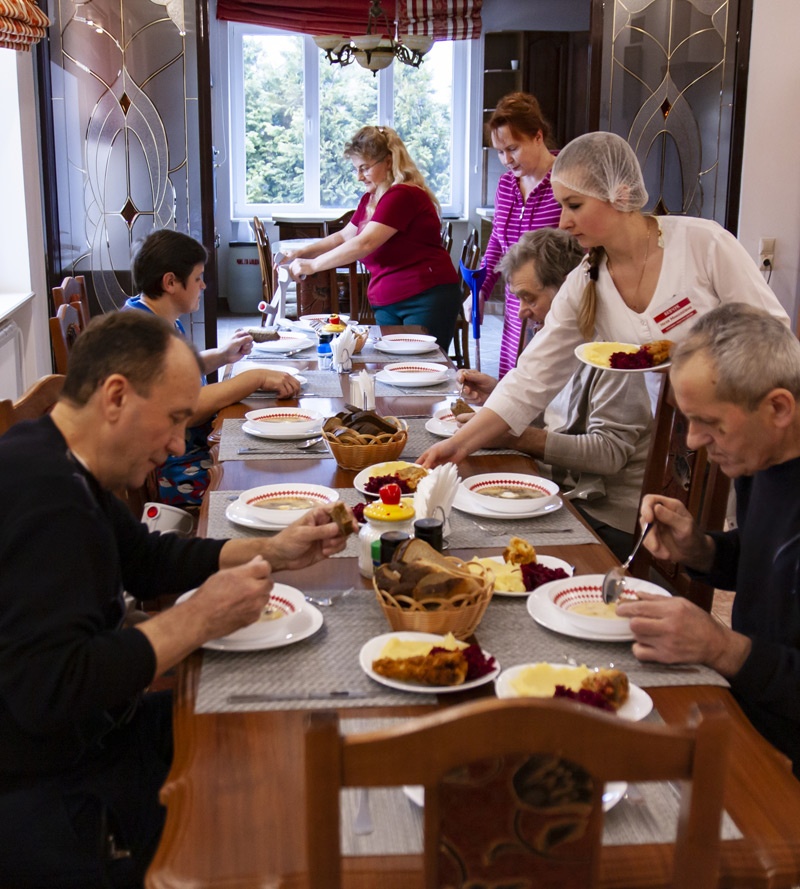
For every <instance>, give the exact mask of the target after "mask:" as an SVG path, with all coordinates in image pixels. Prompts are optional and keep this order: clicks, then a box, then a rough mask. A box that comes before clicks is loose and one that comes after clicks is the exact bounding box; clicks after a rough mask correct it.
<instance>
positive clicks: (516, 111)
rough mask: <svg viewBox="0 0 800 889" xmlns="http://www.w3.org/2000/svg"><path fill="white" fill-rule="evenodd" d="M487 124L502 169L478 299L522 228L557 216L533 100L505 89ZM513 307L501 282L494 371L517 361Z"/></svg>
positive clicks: (542, 125)
mask: <svg viewBox="0 0 800 889" xmlns="http://www.w3.org/2000/svg"><path fill="white" fill-rule="evenodd" d="M487 128H488V130H489V133H490V135H491V139H492V146H493V147H494V148H495V149H496V150H497V153H498V155H499V156H500V161H501V163H503V164H504V165H505V166H506V167H507V168H508V172H507V173H504V174H503V175H502V177H501V178H500V182H499V183H498V185H497V192H496V194H495V198H494V220H493V222H492V234H491V237H490V238H489V243H488V244H487V245H486V251H485V253H484V265H485V266H486V268H487V269H488V274H487V275H486V280H485V281H484V283H483V287H482V288H481V299H482V300H486V299H488V297H489V295H490V294H491V292H492V288H493V287H494V285H495V283H496V282H497V279H498V278H499V277H500V272H499V271H498V270H497V263H498V262H499V261H500V257H501V256H503V255H504V254H505V253H506V252H507V251H508V249H509V247H512V246H513V245H514V244H516V243H517V241H518V240H519V239H520V237H521V235H522V234H523V232H527V231H533V230H534V229H537V228H558V222H559V219H560V217H561V207H560V206H559V205H558V203H557V202H556V199H555V198H554V197H553V189H552V188H551V187H550V170H551V169H552V167H553V162H554V161H555V154H554V153H553V152H551V151H550V149H549V148H548V147H547V143H548V141H549V140H550V125H549V124H548V123H547V121H546V120H545V119H544V118H543V117H542V111H541V109H540V108H539V103H538V101H537V100H536V99H535V98H534V97H533V96H530V95H528V94H527V93H510V94H509V95H507V96H505V97H504V98H502V99H501V100H500V103H499V104H498V106H497V108H496V109H495V110H494V113H493V114H492V116H491V117H490V118H489V122H488V124H487ZM518 312H519V300H518V299H517V298H516V296H514V294H513V293H511V291H510V290H509V289H508V287H506V307H505V318H504V321H503V340H502V343H501V345H500V373H499V376H500V377H502V376H504V375H505V374H506V373H507V372H508V371H509V370H511V368H512V367H514V366H515V365H516V363H517V349H518V347H519V337H520V332H521V329H522V321H521V320H520V318H519V314H518Z"/></svg>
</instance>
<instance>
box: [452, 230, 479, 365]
mask: <svg viewBox="0 0 800 889" xmlns="http://www.w3.org/2000/svg"><path fill="white" fill-rule="evenodd" d="M477 238H478V233H477V231H476V230H475V229H473V230H472V232H471V234H470V235H468V236H467V238H466V239H465V240H464V246H463V247H462V248H461V262H463V263H464V265H465V266H466V267H467V268H468V269H476V268H478V266H479V265H480V264H481V248H480V247H479V246H478V243H477ZM459 267H460V266H459ZM461 296H462V297H463V299H462V302H461V307H460V309H459V312H458V317H457V318H456V327H455V330H454V331H453V354H452V355H451V356H450V357H451V358H452V360H453V361H454V362H455V365H456V367H463V368H469V366H470V363H469V322H470V319H469V317H468V315H467V311H466V309H465V308H464V306H465V304H466V301H467V300H469V301H470V304H471V301H472V292H471V291H470V289H469V287H468V286H467V283H466V281H464V279H463V278H462V280H461Z"/></svg>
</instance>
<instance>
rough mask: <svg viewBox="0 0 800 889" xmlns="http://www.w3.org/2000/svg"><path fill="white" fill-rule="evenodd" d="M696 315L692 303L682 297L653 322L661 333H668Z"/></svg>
mask: <svg viewBox="0 0 800 889" xmlns="http://www.w3.org/2000/svg"><path fill="white" fill-rule="evenodd" d="M696 314H697V309H696V308H695V307H694V306H693V305H692V301H691V300H690V299H689V297H688V296H684V297H682V298H681V299H679V300H678V302H676V303H673V304H672V305H671V306H669V308H666V309H664V311H663V312H660V313H659V314H658V315H656V316H655V318H654V319H653V320H654V321H655V322H656V324H657V325H658V326H659V327H660V328H661V332H662V333H669V331H670V330H672V329H673V328H674V327H677V326H678V325H679V324H683V322H684V321H688V320H689V319H690V318H694V316H695V315H696Z"/></svg>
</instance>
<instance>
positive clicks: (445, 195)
mask: <svg viewBox="0 0 800 889" xmlns="http://www.w3.org/2000/svg"><path fill="white" fill-rule="evenodd" d="M230 34H231V45H230V84H231V125H232V133H231V142H230V144H231V160H232V165H231V171H232V179H233V181H232V194H233V215H234V217H237V218H245V217H250V216H254V215H263V216H268V215H276V214H279V213H281V212H284V213H285V212H315V211H319V210H327V209H330V210H331V211H336V210H338V211H344V210H346V209H352V208H353V207H355V205H356V203H357V202H358V199H359V197H360V196H361V188H360V186H359V183H358V180H357V179H356V177H355V176H354V174H353V166H352V163H351V162H350V161H348V160H346V159H345V158H344V157H343V156H342V151H343V149H344V145H345V143H346V142H347V141H348V140H349V139H350V138H351V137H352V136H353V135H354V134H355V133H356V132H357V131H358V129H360V127H362V126H365V125H367V124H378V125H386V126H391V127H394V129H396V130H397V132H398V133H399V134H400V137H401V138H402V139H403V141H404V142H405V144H406V147H407V148H408V150H409V153H410V154H411V156H412V158H413V159H414V161H415V163H416V164H417V166H418V167H419V168H420V170H421V171H422V174H423V175H424V176H425V179H426V180H427V182H428V184H429V185H430V187H431V188H432V189H433V191H434V192H435V193H436V196H437V197H438V198H439V201H440V203H441V205H442V212H443V214H444V215H448V216H453V215H461V213H462V212H463V209H464V208H463V201H464V198H463V193H464V178H465V164H466V152H467V145H466V142H467V141H468V140H466V139H465V138H464V134H465V132H466V120H465V108H466V101H467V80H468V78H467V76H466V67H467V43H466V41H463V40H461V41H455V42H451V41H437V42H436V43H434V45H433V48H432V49H431V51H430V52H429V53H428V54H427V55H426V56H425V61H424V62H423V63H422V65H421V66H420V67H419V68H412V67H410V66H408V65H403V64H401V63H400V62H395V63H394V64H393V65H391V66H389V68H386V69H384V70H383V71H379V72H378V73H377V75H375V76H373V74H372V72H371V71H367V70H366V69H364V68H362V67H361V66H360V65H358V64H357V63H354V64H352V65H348V66H347V67H345V68H342V67H341V66H339V65H330V64H329V63H328V62H327V60H326V59H325V55H324V53H323V52H322V51H321V50H320V49H319V48H318V47H317V46H316V44H315V43H314V41H313V40H312V38H311V37H308V36H305V35H302V34H292V33H289V32H287V31H275V30H272V29H268V28H259V27H257V26H254V25H243V24H234V25H231V26H230Z"/></svg>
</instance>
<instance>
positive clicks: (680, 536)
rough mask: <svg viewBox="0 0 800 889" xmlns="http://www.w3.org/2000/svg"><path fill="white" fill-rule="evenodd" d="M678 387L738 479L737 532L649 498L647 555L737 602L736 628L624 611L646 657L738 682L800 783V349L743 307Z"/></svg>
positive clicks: (695, 346) (692, 427)
mask: <svg viewBox="0 0 800 889" xmlns="http://www.w3.org/2000/svg"><path fill="white" fill-rule="evenodd" d="M670 373H671V379H672V384H673V387H674V390H675V397H676V399H677V402H678V406H679V407H680V409H681V411H682V412H683V413H684V414H685V415H686V418H687V419H688V421H689V432H688V436H687V441H688V443H689V446H690V447H705V448H706V449H707V450H708V456H709V458H710V459H711V460H713V461H714V462H715V463H718V464H719V465H720V467H721V469H722V471H723V472H724V473H725V474H726V475H728V476H730V477H731V478H733V479H735V483H734V484H735V488H736V497H737V509H736V514H737V525H738V527H737V528H736V529H735V530H731V531H727V532H720V533H713V534H707V533H704V532H703V531H702V530H701V529H700V528H698V527H697V526H696V524H695V523H694V520H693V519H692V517H691V515H690V514H689V513H688V511H687V510H686V509H685V508H684V507H683V505H682V504H680V503H679V502H678V501H676V500H672V499H668V498H666V497H661V496H658V495H650V496H648V497H645V498H644V500H643V503H642V509H641V520H642V522H647V521H651V520H655V525H654V527H653V530H652V531H651V532H650V534H648V536H647V537H646V538H645V546H647V548H648V549H649V550H650V551H651V552H652V553H653V555H654V556H656V558H660V559H669V560H672V561H679V562H682V563H683V564H685V565H686V566H687V567H688V568H690V569H691V570H692V571H693V573H695V575H696V576H698V577H699V578H701V579H703V580H705V581H706V582H707V583H710V584H713V585H714V586H715V587H717V588H720V589H730V590H735V592H736V596H735V598H734V602H733V614H732V620H731V623H732V627H731V628H728V627H726V626H724V625H723V624H722V623H720V622H719V621H718V620H716V619H715V618H713V617H712V616H711V615H709V614H707V613H706V612H704V611H702V610H701V609H699V608H697V607H696V606H695V605H693V604H691V603H690V602H688V601H687V600H685V599H681V598H678V597H675V598H673V599H669V600H663V599H661V600H659V599H658V597H651V596H644V595H643V596H642V597H641V599H640V601H638V602H634V603H631V604H625V605H620V606H619V609H618V613H619V614H620V616H625V617H630V618H631V629H632V631H633V633H634V636H635V638H636V641H635V643H634V646H633V651H634V654H635V655H636V656H637V657H639V658H641V659H642V660H654V661H660V662H662V663H702V664H707V665H708V666H710V667H713V668H714V669H716V670H717V671H718V672H719V673H721V674H722V675H723V676H725V677H726V678H727V679H729V680H730V683H731V689H732V691H733V693H734V695H735V696H736V698H737V700H738V701H739V703H740V705H741V706H742V709H743V710H744V711H745V713H746V714H747V715H748V717H749V718H750V720H751V721H752V723H753V725H754V726H755V727H756V728H757V729H758V730H759V731H760V732H761V733H762V734H763V735H764V736H765V737H766V738H767V739H768V740H769V741H770V742H771V743H773V744H774V745H775V746H776V747H777V748H779V749H780V750H782V751H783V752H784V753H785V754H786V755H787V756H788V757H789V758H790V759H791V760H792V763H793V768H794V772H795V775H798V776H800V707H798V702H800V497H798V491H800V342H798V340H797V338H796V337H795V336H794V334H793V333H792V332H791V331H790V330H789V329H788V328H787V327H786V326H785V325H783V324H782V323H781V322H780V321H777V320H775V319H774V318H771V317H770V316H768V315H767V314H766V313H764V312H762V311H760V310H759V309H755V308H750V307H748V306H745V305H743V304H741V303H732V304H729V305H726V306H724V307H720V308H718V309H715V310H713V311H712V312H709V313H708V314H707V315H704V316H703V317H702V318H701V319H700V320H699V321H698V322H697V324H696V325H695V327H694V329H693V330H692V333H691V335H690V336H689V338H688V339H687V340H685V341H684V342H683V343H681V344H680V345H679V346H678V348H677V350H676V352H675V354H674V356H673V360H672V370H671V372H670Z"/></svg>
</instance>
